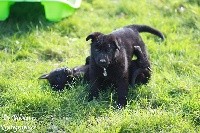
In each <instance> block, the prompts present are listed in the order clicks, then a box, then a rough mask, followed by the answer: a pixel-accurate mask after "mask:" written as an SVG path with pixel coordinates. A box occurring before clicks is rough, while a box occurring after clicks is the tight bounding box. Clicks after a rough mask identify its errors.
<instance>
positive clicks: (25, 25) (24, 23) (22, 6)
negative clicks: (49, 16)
mask: <svg viewBox="0 0 200 133" xmlns="http://www.w3.org/2000/svg"><path fill="white" fill-rule="evenodd" d="M51 25H53V23H52V22H49V21H47V20H46V18H45V12H44V7H43V6H42V5H41V4H40V3H39V2H35V3H34V2H16V3H15V4H14V5H12V6H11V7H10V15H9V17H8V18H7V19H6V20H5V21H1V22H0V32H1V35H0V38H3V37H5V36H8V37H9V36H12V35H14V34H16V33H18V34H20V35H21V34H25V33H27V32H30V31H32V30H33V29H35V28H46V27H47V26H51Z"/></svg>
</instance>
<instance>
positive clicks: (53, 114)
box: [0, 0, 200, 133]
mask: <svg viewBox="0 0 200 133" xmlns="http://www.w3.org/2000/svg"><path fill="white" fill-rule="evenodd" d="M31 4H33V3H25V4H24V3H18V4H16V5H15V6H13V7H12V8H11V15H10V17H9V19H8V20H6V21H4V22H0V60H1V63H0V132H5V131H6V130H7V131H8V132H14V131H17V132H38V133H39V132H59V131H60V132H61V131H65V132H77V133H80V132H86V133H90V132H91V133H93V132H105V133H108V132H110V133H113V132H123V133H126V132H152V133H154V132H177V133H178V132H183V133H188V132H200V38H199V36H200V2H199V1H198V0H174V1H169V0H163V1H160V0H147V1H134V0H110V1H108V0H84V1H83V2H82V5H81V7H80V9H78V10H77V11H76V12H75V14H74V15H73V16H71V17H69V18H65V19H63V20H62V21H60V22H57V23H53V22H48V21H47V20H45V17H44V11H43V7H42V6H41V5H40V4H39V3H36V4H33V5H31ZM23 6H25V7H26V8H25V9H24V10H28V11H29V12H26V11H24V10H22V9H23ZM181 6H183V9H184V10H183V11H182V10H181ZM19 9H20V10H19ZM129 24H146V25H150V26H153V27H155V28H157V29H159V30H160V31H162V32H163V33H164V34H165V36H166V40H165V41H164V42H161V41H160V40H159V39H157V37H155V36H153V35H151V34H141V36H142V38H143V40H144V42H145V43H146V45H147V48H148V52H149V56H150V60H151V64H152V69H153V74H152V79H151V80H150V82H149V83H148V84H147V85H143V86H138V87H136V88H130V90H129V97H128V99H129V100H128V102H129V103H128V105H127V107H126V108H125V109H122V110H118V109H116V108H115V107H116V104H115V100H116V95H115V92H112V93H111V91H110V90H108V91H106V92H103V93H101V96H100V98H99V99H97V100H94V101H92V102H87V94H88V88H87V85H84V84H79V85H77V86H72V88H71V89H69V90H64V91H63V92H53V91H52V90H51V88H50V86H49V85H48V83H47V82H46V81H39V80H38V77H39V76H40V75H41V74H43V73H47V72H50V71H51V70H53V69H55V68H58V67H63V66H68V67H71V68H72V67H75V66H78V65H82V64H84V62H85V58H86V57H87V56H88V55H89V53H90V52H89V42H86V41H85V38H86V36H87V35H88V34H90V33H91V32H94V31H101V32H103V33H109V32H111V31H112V30H113V29H116V28H119V27H123V26H125V25H129ZM25 118H26V119H25ZM32 130H33V131H32Z"/></svg>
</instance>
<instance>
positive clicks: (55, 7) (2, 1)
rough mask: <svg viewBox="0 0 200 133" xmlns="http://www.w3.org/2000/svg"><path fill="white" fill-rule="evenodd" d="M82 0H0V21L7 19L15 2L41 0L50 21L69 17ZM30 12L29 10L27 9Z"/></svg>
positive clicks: (36, 0) (39, 0)
mask: <svg viewBox="0 0 200 133" xmlns="http://www.w3.org/2000/svg"><path fill="white" fill-rule="evenodd" d="M81 1H82V0H0V21H3V20H6V19H7V18H8V16H9V13H10V7H11V5H13V4H15V2H41V4H42V5H43V6H44V10H45V16H46V18H47V19H48V20H50V21H59V20H61V19H62V18H65V17H68V16H70V15H72V14H73V13H74V11H75V10H76V9H77V8H79V7H80V5H81ZM27 12H28V11H27Z"/></svg>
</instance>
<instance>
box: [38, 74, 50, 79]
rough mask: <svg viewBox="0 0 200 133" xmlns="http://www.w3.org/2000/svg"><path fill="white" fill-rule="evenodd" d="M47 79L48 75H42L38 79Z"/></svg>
mask: <svg viewBox="0 0 200 133" xmlns="http://www.w3.org/2000/svg"><path fill="white" fill-rule="evenodd" d="M48 78H49V74H43V75H42V76H40V77H39V78H38V79H48Z"/></svg>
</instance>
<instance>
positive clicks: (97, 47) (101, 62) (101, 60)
mask: <svg viewBox="0 0 200 133" xmlns="http://www.w3.org/2000/svg"><path fill="white" fill-rule="evenodd" d="M90 39H91V57H92V58H93V59H94V61H95V63H96V64H97V65H98V66H100V67H104V68H106V67H108V66H109V65H110V64H112V62H113V61H114V60H115V59H116V58H117V56H119V50H120V46H119V43H118V40H117V38H116V37H115V36H113V35H112V34H109V35H104V34H102V33H100V32H94V33H92V34H90V35H88V37H87V38H86V41H88V40H90Z"/></svg>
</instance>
